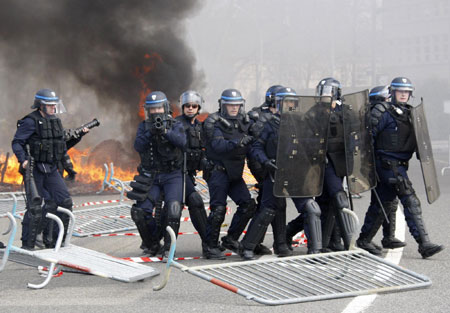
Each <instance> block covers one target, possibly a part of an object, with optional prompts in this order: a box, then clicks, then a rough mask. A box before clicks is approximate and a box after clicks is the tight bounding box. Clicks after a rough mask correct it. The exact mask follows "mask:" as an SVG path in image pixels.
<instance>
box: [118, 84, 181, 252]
mask: <svg viewBox="0 0 450 313" xmlns="http://www.w3.org/2000/svg"><path fill="white" fill-rule="evenodd" d="M144 109H145V121H142V122H141V123H140V124H139V127H138V130H137V134H136V139H135V141H134V148H135V149H136V151H137V152H139V155H140V158H141V163H140V165H139V166H138V172H139V175H137V176H135V178H134V179H135V181H134V182H132V183H131V187H133V190H132V191H130V192H128V194H127V196H128V197H129V198H130V199H133V200H136V203H135V204H134V205H133V206H132V208H131V217H132V219H133V221H134V222H135V223H136V226H137V228H138V231H139V234H140V236H141V238H142V240H143V242H144V244H145V246H146V247H147V248H149V249H150V253H151V254H156V253H157V252H158V248H159V245H160V244H159V239H158V236H157V233H156V232H157V227H156V222H155V220H154V218H153V216H152V212H153V208H154V206H155V204H156V201H158V199H159V196H160V193H161V192H164V203H165V209H166V210H167V214H166V215H167V225H168V226H170V227H171V228H172V229H173V230H174V232H175V234H178V229H179V227H180V217H181V202H182V197H183V195H182V192H183V190H182V184H183V180H182V173H181V168H182V165H183V152H182V149H183V148H184V146H185V144H186V135H185V133H184V129H183V126H182V124H181V123H180V122H178V121H176V120H174V119H173V118H172V116H171V115H170V108H169V101H168V100H167V97H166V95H165V94H164V93H163V92H161V91H154V92H151V93H150V94H149V95H148V96H147V97H146V100H145V104H144ZM169 249H170V236H169V234H168V233H165V236H164V246H163V248H162V250H161V255H162V257H163V258H165V257H167V255H168V252H169Z"/></svg>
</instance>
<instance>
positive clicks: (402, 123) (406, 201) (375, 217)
mask: <svg viewBox="0 0 450 313" xmlns="http://www.w3.org/2000/svg"><path fill="white" fill-rule="evenodd" d="M413 90H414V86H413V84H412V83H411V81H410V80H409V79H408V78H406V77H397V78H394V79H393V80H392V82H391V84H390V87H389V91H390V94H391V102H390V103H389V102H380V103H377V104H376V105H375V106H374V107H373V109H372V111H371V117H372V119H371V122H372V135H373V138H374V146H375V157H376V170H377V174H378V178H379V183H378V185H377V187H376V191H377V193H378V195H379V196H380V199H381V202H382V204H385V205H384V209H385V210H386V211H387V212H386V213H388V214H389V210H390V209H391V207H392V206H390V205H389V203H392V201H394V200H395V198H396V197H398V198H399V200H400V202H401V203H402V205H403V208H404V213H405V218H406V221H407V224H408V227H409V231H410V233H411V235H412V236H413V237H414V239H415V240H416V242H417V243H418V244H419V249H418V251H419V253H420V254H421V255H422V257H423V258H427V257H430V256H432V255H434V254H436V253H438V252H440V251H442V250H443V249H444V247H443V246H442V245H437V244H434V243H432V242H431V241H430V238H429V236H428V232H427V230H426V228H425V224H424V221H423V217H422V209H421V204H420V200H419V198H418V197H417V196H416V193H415V190H414V188H413V186H412V183H411V181H410V180H409V177H408V174H407V170H408V165H409V164H408V162H409V160H410V159H411V157H412V154H413V153H414V151H416V148H417V142H416V139H415V134H414V128H413V125H412V123H411V117H410V114H411V110H412V107H411V106H410V105H409V104H408V101H409V100H410V98H411V97H412V95H413ZM383 218H384V217H383V215H382V212H381V209H380V208H379V207H375V206H371V207H370V208H369V210H368V211H367V213H366V217H365V220H364V225H363V227H362V229H361V233H360V236H359V238H358V240H357V244H358V246H359V247H360V248H362V249H366V250H368V251H369V252H372V253H373V252H374V251H375V250H374V249H373V243H372V242H371V241H372V239H373V237H374V236H375V234H376V232H377V231H378V229H379V227H380V225H381V223H382V220H383Z"/></svg>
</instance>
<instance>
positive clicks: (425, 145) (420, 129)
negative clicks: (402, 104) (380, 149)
mask: <svg viewBox="0 0 450 313" xmlns="http://www.w3.org/2000/svg"><path fill="white" fill-rule="evenodd" d="M411 119H412V124H413V127H414V133H415V135H416V142H417V155H418V158H419V160H420V166H421V168H422V176H423V182H424V184H425V191H426V193H427V199H428V203H430V204H431V203H433V202H434V201H436V200H437V198H439V195H440V194H441V192H440V189H439V183H438V180H437V176H436V166H435V164H434V158H433V151H432V149H431V140H430V134H429V132H428V125H427V120H426V118H425V111H424V109H423V99H422V101H421V102H420V104H419V105H418V106H416V107H414V108H412V109H411Z"/></svg>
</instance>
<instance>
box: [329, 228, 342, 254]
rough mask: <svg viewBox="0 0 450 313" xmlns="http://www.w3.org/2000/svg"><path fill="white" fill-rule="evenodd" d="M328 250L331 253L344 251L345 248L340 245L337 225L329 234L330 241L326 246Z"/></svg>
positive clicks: (339, 233)
mask: <svg viewBox="0 0 450 313" xmlns="http://www.w3.org/2000/svg"><path fill="white" fill-rule="evenodd" d="M328 248H329V249H330V250H331V251H344V250H345V247H344V245H343V244H342V240H341V231H340V229H339V225H338V224H335V225H334V229H333V232H332V233H331V240H330V243H329V245H328Z"/></svg>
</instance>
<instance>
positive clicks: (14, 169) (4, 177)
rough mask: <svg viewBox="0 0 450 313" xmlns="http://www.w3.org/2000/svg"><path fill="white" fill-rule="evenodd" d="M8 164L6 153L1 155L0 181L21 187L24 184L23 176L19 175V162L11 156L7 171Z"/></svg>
mask: <svg viewBox="0 0 450 313" xmlns="http://www.w3.org/2000/svg"><path fill="white" fill-rule="evenodd" d="M5 162H6V153H0V165H1V171H0V175H1V176H0V179H1V183H6V184H11V185H20V184H22V180H23V177H22V174H20V173H19V166H20V164H19V162H18V161H17V158H16V157H15V155H13V154H9V158H8V164H7V167H6V169H5V168H4V166H5Z"/></svg>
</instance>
